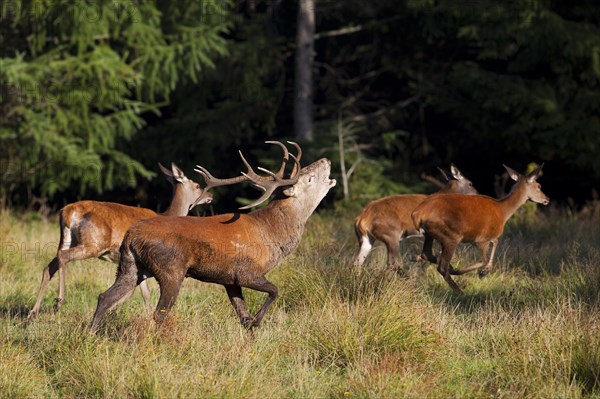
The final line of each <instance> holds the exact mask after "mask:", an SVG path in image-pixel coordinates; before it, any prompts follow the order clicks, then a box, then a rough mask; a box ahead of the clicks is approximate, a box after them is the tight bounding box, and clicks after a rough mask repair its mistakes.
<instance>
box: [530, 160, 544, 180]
mask: <svg viewBox="0 0 600 399" xmlns="http://www.w3.org/2000/svg"><path fill="white" fill-rule="evenodd" d="M543 167H544V164H543V163H542V164H541V165H540V166H538V167H537V168H535V169H534V170H533V172H531V173H530V174H528V175H527V181H529V182H530V183H531V182H534V181H535V180H537V178H538V177H540V174H541V173H542V168H543Z"/></svg>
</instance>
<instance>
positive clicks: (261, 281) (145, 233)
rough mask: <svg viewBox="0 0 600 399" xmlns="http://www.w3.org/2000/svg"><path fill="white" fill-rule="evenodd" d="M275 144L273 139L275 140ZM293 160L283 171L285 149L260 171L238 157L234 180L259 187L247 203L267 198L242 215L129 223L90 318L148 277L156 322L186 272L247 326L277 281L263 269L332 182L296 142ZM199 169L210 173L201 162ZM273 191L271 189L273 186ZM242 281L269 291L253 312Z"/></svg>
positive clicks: (254, 322)
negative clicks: (154, 287)
mask: <svg viewBox="0 0 600 399" xmlns="http://www.w3.org/2000/svg"><path fill="white" fill-rule="evenodd" d="M274 143H275V144H277V143H278V142H274ZM288 143H290V144H292V145H294V146H296V148H297V149H298V155H297V156H296V157H294V156H293V155H292V154H289V156H290V157H292V158H293V160H294V167H293V169H292V170H291V172H290V174H289V175H287V174H285V175H284V170H285V165H286V162H287V160H288V159H289V158H288V151H287V149H285V146H284V145H283V144H281V143H278V144H279V145H280V146H281V147H282V148H283V149H284V152H285V155H284V160H283V163H282V165H281V168H280V169H279V172H277V173H272V172H270V171H268V170H266V169H263V168H259V170H260V171H262V172H263V173H266V174H268V175H269V176H260V175H258V174H256V173H255V172H254V170H253V169H252V167H251V166H250V165H249V164H248V162H247V161H246V160H245V159H244V157H243V155H242V154H241V152H240V155H241V158H242V161H243V162H244V164H245V166H246V168H247V169H248V171H247V172H246V173H243V174H242V176H239V177H237V178H231V179H227V180H229V182H233V181H244V180H249V181H251V182H252V183H253V184H254V186H255V187H257V188H259V189H261V190H263V191H264V194H263V195H262V196H261V197H260V198H259V199H258V200H256V201H254V202H253V203H252V204H250V205H248V206H246V207H244V208H249V207H252V206H255V205H258V204H259V203H261V202H263V201H264V200H266V199H268V198H269V197H270V196H271V194H273V193H275V196H274V199H272V200H271V201H270V202H269V203H268V204H267V205H266V206H264V207H263V208H260V209H258V210H254V211H252V212H250V213H247V214H240V213H229V214H224V215H218V216H211V217H162V218H154V219H149V220H144V221H142V222H140V223H137V224H136V225H134V226H133V227H132V228H131V229H130V230H129V231H128V232H127V235H126V236H125V239H124V241H123V244H122V246H121V262H120V263H119V268H118V271H117V278H116V281H115V283H114V284H113V285H112V286H111V287H110V288H109V289H108V290H107V291H106V292H104V293H103V294H101V295H100V296H99V297H98V306H97V308H96V312H95V314H94V317H93V319H92V322H91V324H90V327H91V328H92V330H96V329H97V328H98V326H99V324H100V321H101V319H102V318H103V316H104V315H105V314H106V312H109V311H111V310H112V309H113V308H114V307H115V306H116V305H118V304H120V303H122V302H123V301H124V300H126V299H127V298H128V297H129V296H130V295H131V293H132V292H133V291H134V290H135V287H136V285H138V284H140V283H141V282H142V281H143V280H144V279H146V278H147V277H154V278H156V280H157V281H158V284H159V286H160V299H159V301H158V305H157V307H156V310H155V312H154V320H155V321H156V322H157V323H161V322H162V321H163V320H164V318H165V316H166V315H167V314H168V312H169V311H170V309H171V307H172V306H173V304H174V303H175V300H176V298H177V295H178V294H179V290H180V288H181V284H182V282H183V280H184V278H185V277H191V278H194V279H196V280H200V281H205V282H210V283H216V284H221V285H223V286H224V287H225V290H226V292H227V295H228V296H229V300H230V301H231V304H232V305H233V308H234V309H235V312H236V314H237V316H238V318H239V320H240V322H241V324H242V325H243V326H244V327H245V328H246V329H248V330H251V329H252V328H254V327H257V326H258V325H259V324H260V322H261V320H262V319H263V317H264V316H265V313H266V312H267V309H268V308H269V306H270V305H271V304H272V303H273V301H274V300H275V298H276V297H277V292H278V290H277V287H276V286H275V285H274V284H272V283H271V282H270V281H268V280H267V279H266V277H265V275H266V274H267V273H268V272H269V271H270V270H272V269H273V268H274V267H276V266H278V265H279V264H280V263H281V262H282V261H283V259H284V258H285V257H286V256H288V255H289V254H290V253H291V252H292V251H293V250H294V249H295V248H296V247H297V246H298V244H299V243H300V239H301V237H302V234H303V232H304V226H305V224H306V222H307V220H308V218H309V216H310V215H311V214H312V213H313V211H314V210H315V209H316V207H317V205H318V204H319V203H320V202H321V200H322V199H323V197H325V195H326V194H327V192H328V191H329V189H330V188H332V187H333V186H334V185H335V184H336V181H335V180H330V179H329V173H330V170H331V162H330V161H329V160H328V159H325V158H323V159H320V160H318V161H316V162H314V163H312V164H310V165H309V166H306V167H304V168H300V163H299V160H300V157H301V154H302V152H301V149H300V147H299V146H298V145H297V144H295V143H293V142H288ZM198 171H199V172H200V173H202V174H204V175H205V176H209V177H210V173H209V172H208V171H207V170H206V169H203V168H201V167H199V169H198ZM275 190H277V191H275ZM242 287H245V288H250V289H253V290H257V291H261V292H266V293H267V294H268V297H267V298H266V300H265V302H264V303H263V305H262V306H261V308H260V309H259V310H258V312H257V313H256V315H255V316H251V315H250V313H249V311H248V308H247V306H246V303H245V301H244V297H243V295H242Z"/></svg>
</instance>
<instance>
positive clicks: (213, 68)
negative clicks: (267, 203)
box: [0, 0, 600, 213]
mask: <svg viewBox="0 0 600 399" xmlns="http://www.w3.org/2000/svg"><path fill="white" fill-rule="evenodd" d="M0 4H1V7H0V166H1V167H0V198H1V201H2V205H3V206H10V207H16V208H29V209H33V210H40V211H42V212H45V213H53V212H54V211H56V210H57V209H59V208H60V207H62V206H63V205H65V204H66V203H69V202H73V201H75V200H79V199H101V200H111V201H117V202H122V203H127V204H135V205H141V206H147V207H150V208H152V209H158V210H164V209H165V207H166V205H167V202H168V199H169V196H170V190H169V189H168V185H167V184H166V183H165V182H164V179H162V178H161V177H159V178H155V179H154V178H153V177H155V176H157V171H158V167H157V163H158V162H161V163H163V164H167V165H168V164H170V162H172V161H174V162H176V163H177V164H179V166H181V167H182V168H183V169H184V170H185V171H186V173H187V174H188V176H190V177H192V176H193V177H192V178H193V179H198V181H200V177H199V176H198V175H195V174H194V172H193V171H192V170H193V168H194V166H195V165H196V164H200V165H202V166H204V167H206V168H208V169H209V170H210V171H212V172H213V174H215V176H218V177H227V176H234V175H237V174H239V172H240V171H241V170H242V164H241V162H240V160H239V158H238V156H237V150H238V149H242V150H243V151H244V152H245V154H246V155H247V156H248V157H249V158H250V159H251V163H253V164H261V165H263V166H267V167H271V166H273V165H274V164H275V163H276V162H277V158H278V156H279V155H275V154H276V152H275V151H276V150H277V149H276V148H270V147H269V146H265V145H264V144H263V142H264V141H265V140H269V139H277V140H297V141H299V142H300V143H301V144H302V145H303V148H304V149H305V156H304V161H303V163H304V164H307V163H308V162H309V161H310V160H312V159H316V158H318V157H322V156H326V157H329V158H330V159H332V161H333V163H334V167H333V171H334V173H333V174H334V177H336V178H337V179H338V180H339V181H340V182H344V180H347V183H348V184H347V186H346V185H344V184H340V185H339V186H338V187H337V188H336V189H335V190H334V192H333V193H332V194H331V195H330V196H328V199H327V201H328V203H329V205H331V204H332V203H334V202H335V203H341V201H339V200H342V199H344V198H346V199H347V200H349V201H345V202H346V203H351V204H353V205H352V206H356V207H359V206H361V205H363V204H365V203H366V202H368V201H369V200H372V199H375V198H378V197H381V196H384V195H387V194H392V193H402V192H412V191H418V192H423V191H432V190H433V189H434V188H433V186H431V185H430V184H429V183H428V182H427V181H426V180H424V179H423V175H429V176H435V177H438V178H439V176H437V175H436V169H435V168H436V166H441V167H445V168H447V167H448V165H449V163H450V162H453V163H455V164H456V165H457V166H458V167H459V168H460V169H461V171H462V172H463V173H464V174H465V175H467V176H468V177H469V178H470V179H471V180H473V182H474V184H475V186H476V187H477V188H478V189H479V191H480V192H482V193H484V194H489V195H494V196H495V195H498V194H499V193H500V192H501V191H502V184H501V183H502V182H501V179H500V175H501V173H502V172H503V168H502V164H503V163H504V164H507V165H510V166H511V167H513V168H515V169H517V170H519V171H525V169H526V168H527V167H528V165H530V163H532V162H535V163H542V162H545V167H544V176H543V178H542V179H541V180H540V181H541V182H542V184H543V188H544V191H545V192H546V193H547V194H548V196H549V197H550V198H551V199H552V200H553V203H554V204H559V205H567V206H569V207H573V208H577V207H580V206H582V205H583V204H585V203H586V202H587V201H589V200H593V199H596V197H597V193H596V191H595V190H596V188H597V187H598V183H599V182H600V157H598V149H599V148H600V119H599V115H600V112H599V111H600V90H599V82H600V29H599V24H600V6H598V5H597V3H596V2H595V1H593V0H587V1H569V2H564V1H550V0H548V1H541V0H528V1H518V2H517V1H515V2H496V1H486V0H481V1H433V0H406V1H397V0H380V1H377V2H363V1H355V0H345V1H331V0H319V1H314V2H313V1H312V0H299V1H294V0H290V1H288V0H276V1H275V0H273V1H260V0H247V1H244V0H240V1H236V2H232V1H221V0H207V1H189V0H180V1H166V0H164V1H162V0H159V1H145V0H139V1H116V0H112V1H101V0H97V1H66V0H65V1H47V0H41V1H30V0H27V1H26V0H8V1H2V2H0ZM311 18H314V20H311ZM301 30H303V32H304V33H307V34H308V36H306V35H304V37H301V35H299V34H298V33H299V32H300V31H301ZM307 37H308V39H307ZM302 40H303V41H302ZM299 43H300V44H299ZM303 50H304V51H305V52H304V54H302V51H303ZM306 51H308V53H307V52H306ZM307 54H308V56H306V55H307ZM307 77H308V79H309V80H308V82H309V88H311V89H312V92H309V93H308V97H307V96H304V101H305V104H306V101H308V104H309V106H308V108H306V107H305V108H304V111H302V109H301V108H298V107H299V105H298V101H300V100H301V97H302V96H301V95H299V93H300V91H301V88H300V89H299V88H298V85H299V79H301V78H302V79H307ZM311 82H312V83H311ZM300 83H302V82H300ZM299 90H300V91H299ZM304 94H306V93H304ZM302 112H304V114H302ZM302 118H305V120H304V122H306V121H308V125H306V123H305V124H304V125H302V126H304V127H302V126H301V125H299V124H298V123H299V120H300V119H302ZM300 122H301V121H300ZM299 126H300V127H299ZM306 126H308V128H307V127H306ZM307 129H308V130H307ZM346 178H347V179H346ZM220 190H222V191H219V190H217V198H216V201H215V203H214V205H213V207H212V209H210V212H223V211H228V210H231V209H234V208H237V207H238V206H239V204H240V203H243V201H244V198H247V197H255V196H256V194H255V193H253V192H252V191H250V189H249V187H247V186H239V187H227V188H224V189H220Z"/></svg>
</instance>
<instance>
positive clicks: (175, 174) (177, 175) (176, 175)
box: [171, 162, 186, 183]
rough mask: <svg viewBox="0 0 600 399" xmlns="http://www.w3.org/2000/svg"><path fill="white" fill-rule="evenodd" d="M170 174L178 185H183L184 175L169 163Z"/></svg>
mask: <svg viewBox="0 0 600 399" xmlns="http://www.w3.org/2000/svg"><path fill="white" fill-rule="evenodd" d="M171 172H172V173H173V178H174V179H175V180H176V181H178V182H179V183H183V182H184V180H185V179H186V177H185V174H184V173H183V171H182V170H181V169H179V167H177V165H175V163H173V162H171Z"/></svg>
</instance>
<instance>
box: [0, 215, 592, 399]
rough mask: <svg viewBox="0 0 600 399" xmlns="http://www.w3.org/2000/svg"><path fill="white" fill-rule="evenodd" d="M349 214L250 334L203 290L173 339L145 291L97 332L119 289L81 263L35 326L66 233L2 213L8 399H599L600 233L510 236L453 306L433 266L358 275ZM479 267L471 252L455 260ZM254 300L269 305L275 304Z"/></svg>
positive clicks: (193, 297)
mask: <svg viewBox="0 0 600 399" xmlns="http://www.w3.org/2000/svg"><path fill="white" fill-rule="evenodd" d="M352 216H353V215H344V216H340V215H334V214H332V213H323V214H322V215H314V216H313V217H312V218H311V220H310V226H309V228H308V231H307V233H306V235H305V237H304V239H303V242H302V244H301V246H300V248H299V249H298V250H297V251H296V252H295V253H294V254H293V255H292V256H291V257H289V258H288V259H287V260H286V262H285V263H284V264H283V265H282V266H281V267H280V268H278V269H276V270H274V271H273V272H272V273H271V274H270V275H269V278H270V279H271V280H272V281H273V282H274V283H275V284H276V285H277V286H278V287H279V288H280V297H279V299H278V300H277V301H276V302H275V304H274V306H273V307H272V309H271V310H270V312H269V313H268V314H267V316H266V318H265V320H264V323H263V326H261V328H260V329H258V330H257V331H256V334H255V336H254V338H251V337H250V336H249V335H248V334H247V333H246V332H244V331H243V330H242V328H241V327H240V326H239V323H238V322H237V320H236V318H235V315H234V312H233V309H232V308H231V305H230V304H229V301H228V299H227V296H226V295H225V292H224V290H223V288H222V287H220V286H217V285H210V284H204V283H200V282H196V281H193V280H186V282H185V284H184V288H183V290H182V293H181V296H180V297H179V299H178V302H177V304H176V305H175V307H174V311H173V312H172V315H171V316H170V318H169V319H168V322H167V323H166V325H165V326H163V327H161V328H160V329H159V328H157V327H156V326H155V325H154V323H153V322H152V321H151V320H150V315H148V314H146V313H145V311H144V310H143V305H142V301H141V298H140V296H139V294H137V293H136V295H134V297H132V298H131V299H130V300H129V301H127V302H126V303H124V304H123V305H122V306H121V307H120V308H119V309H118V310H117V311H116V312H115V313H113V314H112V315H110V316H109V317H107V318H106V320H105V322H104V323H103V327H102V328H101V330H100V331H99V332H98V333H97V334H91V333H89V332H88V331H87V330H86V325H87V323H88V322H89V320H90V319H91V316H92V314H93V311H94V309H95V304H96V300H97V296H98V294H99V293H101V292H102V291H103V290H105V289H106V288H107V287H108V286H109V285H110V284H111V283H112V281H113V279H114V270H115V267H114V265H111V264H109V263H106V262H102V261H84V262H76V263H72V264H70V266H69V267H68V274H67V279H68V281H67V300H66V303H65V305H64V306H63V309H62V310H61V312H60V313H59V314H58V315H54V314H52V311H51V307H52V301H53V299H54V296H55V295H56V290H57V288H56V286H57V284H56V282H55V281H53V282H52V283H51V284H52V285H51V289H50V290H49V292H48V294H47V298H46V299H45V302H44V306H43V308H42V313H41V314H40V316H39V317H38V319H37V320H36V321H35V323H33V324H27V323H26V315H27V311H28V310H29V308H30V307H31V306H32V305H33V302H34V300H35V294H36V291H37V288H38V284H39V279H40V277H41V270H42V268H43V267H44V266H45V264H46V263H47V262H48V261H49V260H50V259H51V258H52V256H53V255H54V251H55V250H56V244H57V241H58V227H57V226H56V224H55V223H54V222H53V221H46V220H42V219H40V218H38V217H36V216H35V215H18V216H15V215H13V214H11V213H9V212H7V211H4V212H2V213H0V237H1V238H0V239H1V241H0V245H1V247H0V249H1V251H2V252H1V253H0V328H1V332H0V397H3V398H4V397H12V398H26V397H27V398H37V397H40V398H53V397H66V398H79V397H101V398H113V397H114V398H123V397H136V398H137V397H147V398H153V397H156V398H171V397H185V398H192V397H197V398H211V397H218V398H258V397H270V398H279V397H280V398H290V397H291V398H308V397H309V398H367V397H372V398H398V397H408V398H423V397H429V398H453V397H456V398H487V397H494V398H516V397H519V398H548V397H560V398H580V397H581V398H582V397H600V371H599V370H600V330H599V329H600V320H599V319H600V312H599V310H600V294H599V293H600V267H599V266H600V265H599V252H598V251H599V249H598V248H599V245H598V244H599V243H600V228H599V227H598V226H599V224H598V223H597V221H594V220H592V219H590V218H587V217H586V218H585V220H584V219H579V218H578V215H563V214H561V213H560V212H558V211H554V213H553V214H552V215H550V216H551V217H542V216H541V215H538V216H537V218H536V219H535V223H534V224H531V223H524V222H519V223H515V224H513V225H511V226H508V229H507V231H506V234H505V237H504V238H503V240H502V241H501V246H500V248H499V251H498V258H497V261H496V265H495V267H496V269H495V270H496V271H495V273H493V274H491V275H490V276H488V277H486V278H485V279H478V278H477V277H476V275H475V274H473V275H468V276H463V277H460V278H459V280H460V284H461V285H463V286H464V288H465V294H463V295H456V294H454V293H452V292H451V291H450V290H449V289H448V287H447V286H446V285H445V283H444V282H443V280H442V279H441V278H440V276H439V275H437V272H436V271H435V268H434V267H432V266H430V267H427V268H426V269H425V270H424V271H419V269H418V268H413V269H412V270H411V273H410V274H409V275H410V277H400V276H396V275H394V274H391V273H389V272H387V271H386V270H385V268H384V266H383V265H384V264H385V253H384V252H385V251H382V250H379V249H377V250H375V251H374V253H373V255H372V256H371V258H370V259H369V261H368V263H367V265H366V266H365V269H364V270H363V271H362V273H360V274H358V273H357V272H356V271H354V270H352V268H351V267H350V266H349V264H350V260H351V258H352V255H353V252H354V251H355V250H356V248H355V245H356V242H355V239H354V236H353V233H352V231H351V225H352V223H351V219H352ZM334 221H335V222H334ZM418 244H419V240H413V241H411V242H407V243H405V244H403V250H405V251H416V250H418ZM475 255H476V254H475V253H474V251H473V250H471V249H469V248H468V247H464V248H461V249H460V251H459V256H458V258H457V264H458V265H465V264H467V263H469V262H470V261H472V260H473V258H474V256H475ZM404 262H405V266H406V267H408V266H409V263H408V261H407V260H406V257H405V258H404ZM150 286H151V289H152V291H153V298H154V300H156V299H157V296H158V289H157V287H156V284H155V283H152V284H150ZM247 298H248V301H249V304H250V306H251V308H253V309H256V308H257V307H258V306H259V305H260V303H261V301H262V300H263V298H264V296H263V294H260V293H253V292H247Z"/></svg>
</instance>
